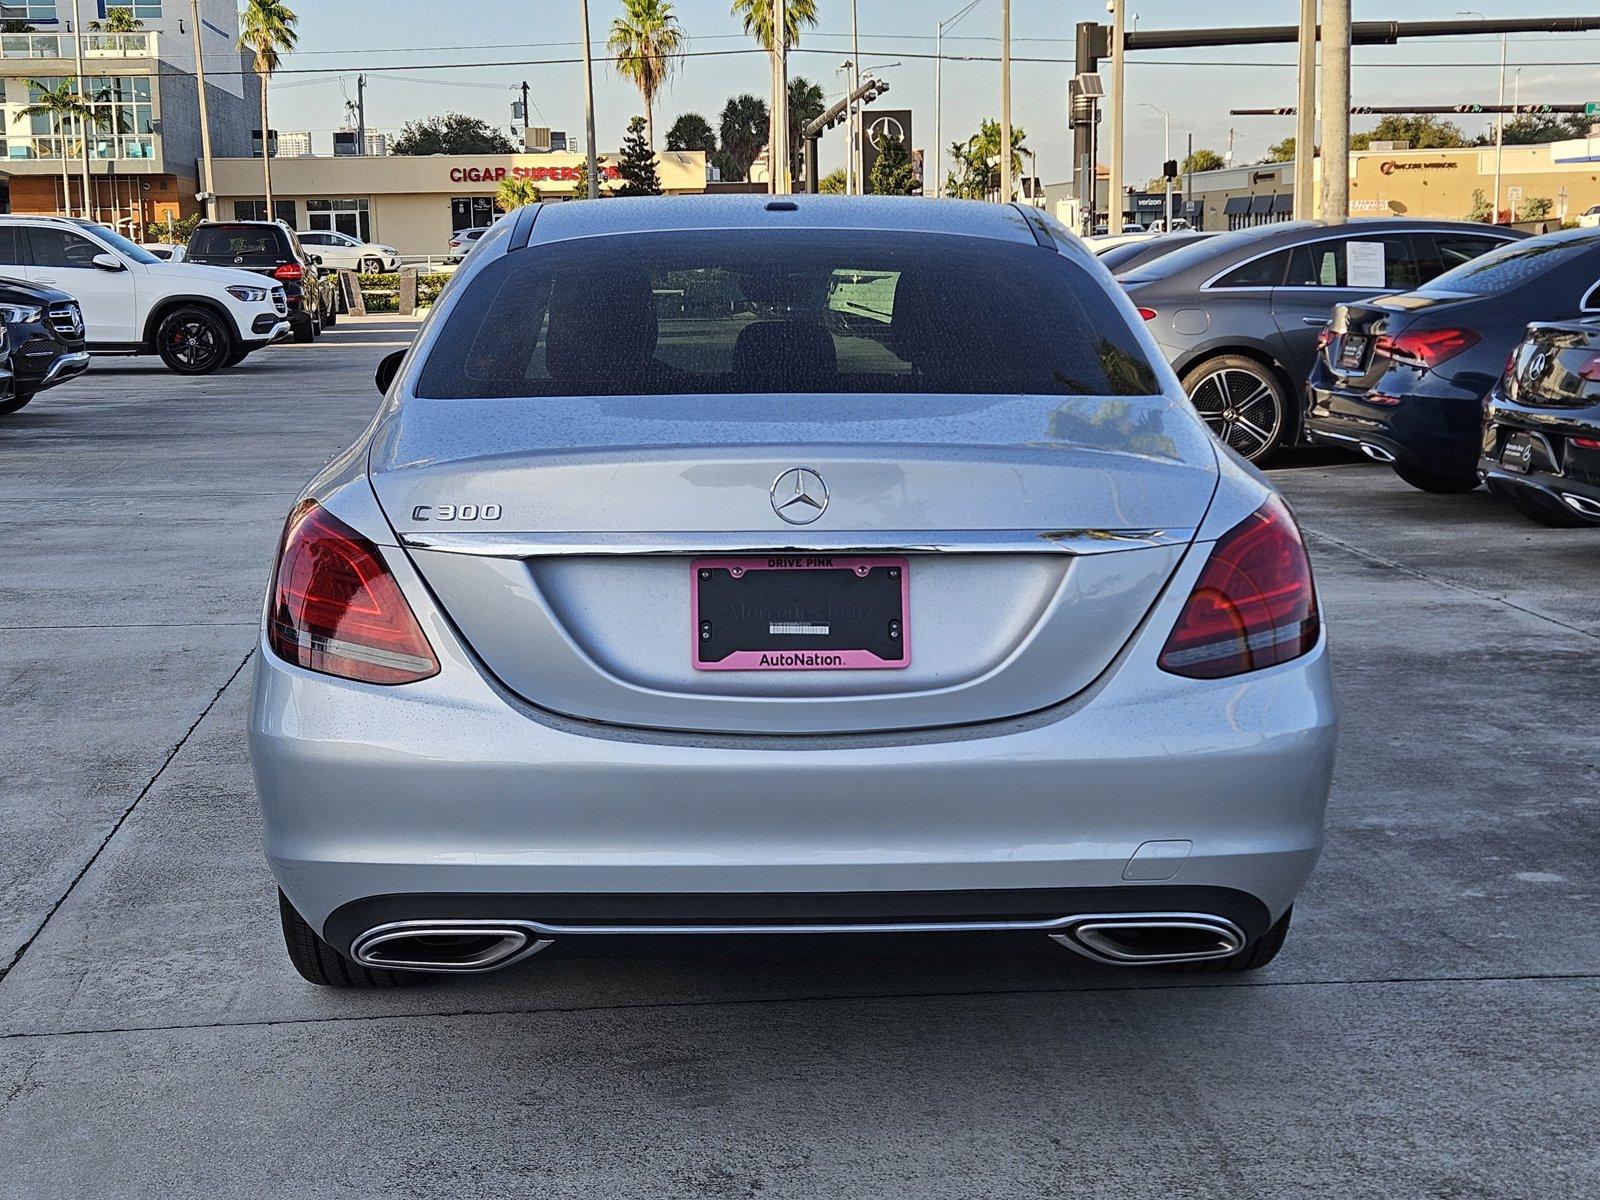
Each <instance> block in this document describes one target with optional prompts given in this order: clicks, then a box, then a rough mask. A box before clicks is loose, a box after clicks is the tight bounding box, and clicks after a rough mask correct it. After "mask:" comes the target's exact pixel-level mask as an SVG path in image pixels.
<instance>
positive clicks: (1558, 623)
mask: <svg viewBox="0 0 1600 1200" xmlns="http://www.w3.org/2000/svg"><path fill="white" fill-rule="evenodd" d="M1301 530H1302V531H1303V532H1305V533H1308V534H1310V535H1311V536H1312V537H1314V538H1316V539H1317V540H1318V541H1322V542H1327V543H1328V544H1329V545H1330V546H1337V547H1338V548H1339V549H1341V550H1343V551H1345V552H1346V553H1347V554H1350V555H1353V556H1354V557H1356V558H1359V559H1361V560H1362V561H1364V562H1369V563H1373V564H1375V565H1377V566H1380V567H1386V568H1388V569H1389V570H1391V571H1400V572H1402V573H1403V574H1406V575H1410V576H1411V577H1412V578H1413V579H1420V580H1422V581H1423V582H1424V583H1431V584H1435V585H1437V586H1438V587H1442V588H1449V589H1450V590H1451V591H1455V592H1462V593H1465V594H1466V595H1468V596H1474V597H1476V598H1477V599H1479V600H1488V601H1490V602H1492V603H1494V604H1499V605H1502V606H1503V607H1505V608H1509V609H1511V610H1512V611H1513V612H1519V613H1522V614H1523V615H1524V616H1529V617H1533V618H1534V619H1535V620H1539V621H1546V622H1548V623H1549V624H1551V625H1554V626H1555V627H1556V628H1557V629H1565V630H1566V631H1567V632H1568V633H1576V634H1578V635H1579V636H1580V637H1586V638H1590V639H1591V640H1596V641H1600V633H1596V632H1594V631H1593V630H1589V629H1585V628H1584V627H1583V626H1581V625H1573V624H1571V623H1569V622H1567V621H1563V620H1561V618H1559V617H1552V616H1551V615H1550V614H1549V613H1542V612H1540V611H1539V610H1538V609H1536V608H1529V607H1528V606H1527V605H1525V604H1518V603H1517V602H1516V601H1515V600H1508V599H1506V598H1505V597H1504V596H1497V595H1495V594H1494V593H1493V592H1485V591H1482V590H1480V589H1478V588H1474V587H1468V586H1467V585H1466V584H1464V583H1456V582H1455V581H1454V580H1451V579H1443V578H1441V577H1439V576H1438V575H1430V574H1428V572H1426V571H1422V570H1419V569H1417V568H1416V567H1410V566H1407V565H1406V564H1405V563H1402V562H1396V561H1395V560H1394V559H1392V558H1385V557H1383V555H1381V554H1374V553H1373V552H1372V551H1370V550H1363V549H1361V548H1360V547H1358V546H1352V545H1351V544H1350V543H1349V542H1346V541H1341V540H1340V539H1339V538H1336V537H1334V536H1333V535H1332V534H1329V533H1323V532H1322V531H1321V530H1319V529H1312V528H1309V527H1308V526H1304V525H1302V526H1301Z"/></svg>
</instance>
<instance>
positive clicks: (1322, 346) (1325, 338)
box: [1317, 325, 1333, 350]
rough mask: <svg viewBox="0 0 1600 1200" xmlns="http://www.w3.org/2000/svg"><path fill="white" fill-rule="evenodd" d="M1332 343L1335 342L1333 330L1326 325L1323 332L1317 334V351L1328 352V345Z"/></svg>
mask: <svg viewBox="0 0 1600 1200" xmlns="http://www.w3.org/2000/svg"><path fill="white" fill-rule="evenodd" d="M1331 341H1333V330H1332V329H1331V328H1329V327H1328V326H1326V325H1324V326H1323V327H1322V332H1321V333H1319V334H1317V349H1318V350H1326V349H1327V348H1328V343H1329V342H1331Z"/></svg>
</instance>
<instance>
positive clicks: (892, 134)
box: [867, 117, 906, 150]
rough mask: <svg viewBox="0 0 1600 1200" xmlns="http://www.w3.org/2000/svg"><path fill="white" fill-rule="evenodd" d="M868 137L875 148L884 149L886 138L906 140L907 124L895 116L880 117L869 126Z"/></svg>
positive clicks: (898, 140) (899, 140)
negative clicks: (901, 122)
mask: <svg viewBox="0 0 1600 1200" xmlns="http://www.w3.org/2000/svg"><path fill="white" fill-rule="evenodd" d="M867 138H868V140H869V141H871V142H872V148H873V149H874V150H882V149H883V141H884V139H885V138H893V139H894V140H895V141H897V142H903V141H905V140H906V130H905V126H904V125H902V124H900V122H899V121H898V120H897V119H895V118H894V117H879V118H878V119H877V120H876V121H874V122H873V123H872V124H871V125H868V126H867Z"/></svg>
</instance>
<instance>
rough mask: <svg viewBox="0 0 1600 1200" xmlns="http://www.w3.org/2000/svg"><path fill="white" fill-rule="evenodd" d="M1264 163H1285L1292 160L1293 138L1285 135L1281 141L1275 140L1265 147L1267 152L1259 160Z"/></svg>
mask: <svg viewBox="0 0 1600 1200" xmlns="http://www.w3.org/2000/svg"><path fill="white" fill-rule="evenodd" d="M1261 161H1262V162H1264V163H1286V162H1293V161H1294V138H1293V137H1292V136H1291V137H1286V138H1284V139H1283V141H1281V142H1275V143H1274V144H1272V145H1271V146H1268V147H1267V153H1266V155H1265V157H1263V158H1262V160H1261Z"/></svg>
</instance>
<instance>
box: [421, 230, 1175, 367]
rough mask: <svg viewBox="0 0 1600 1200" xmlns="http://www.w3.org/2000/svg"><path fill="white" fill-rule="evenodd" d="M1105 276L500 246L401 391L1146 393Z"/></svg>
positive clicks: (969, 259)
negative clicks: (506, 250)
mask: <svg viewBox="0 0 1600 1200" xmlns="http://www.w3.org/2000/svg"><path fill="white" fill-rule="evenodd" d="M1158 391H1159V388H1158V386H1157V382H1156V377H1155V372H1154V371H1152V370H1151V368H1150V365H1149V363H1148V361H1146V359H1145V357H1144V355H1143V353H1142V352H1141V350H1140V349H1139V344H1138V342H1137V340H1136V339H1135V336H1134V334H1133V332H1132V330H1131V329H1130V328H1129V326H1128V322H1127V321H1126V320H1125V319H1124V317H1123V316H1122V313H1121V311H1120V310H1119V308H1118V307H1117V306H1116V305H1115V303H1114V302H1113V301H1112V299H1111V298H1110V296H1109V295H1108V294H1107V292H1106V291H1105V289H1104V288H1103V287H1102V285H1101V284H1100V283H1099V282H1098V281H1097V280H1095V279H1094V278H1093V277H1091V276H1090V275H1089V274H1088V273H1087V272H1085V271H1084V270H1083V269H1082V268H1081V267H1079V266H1078V265H1076V264H1075V263H1073V262H1071V261H1070V260H1068V259H1066V258H1064V257H1063V256H1061V255H1059V254H1056V253H1054V252H1051V251H1048V250H1044V249H1041V248H1040V247H1037V246H1028V245H1020V244H1010V243H1004V242H998V241H995V240H992V239H979V238H967V237H954V236H948V235H937V234H884V233H876V232H874V233H867V232H856V231H826V232H821V231H810V230H806V231H794V230H790V231H780V230H721V231H717V232H714V233H706V232H702V231H691V232H682V233H659V234H630V235H615V236H610V237H602V238H578V239H573V240H570V241H563V242H557V243H555V244H553V245H549V246H542V247H539V246H536V247H533V248H530V249H527V250H518V251H513V252H512V253H510V254H508V255H506V256H505V257H504V258H501V259H497V260H495V261H494V262H492V263H491V264H489V265H488V266H487V267H485V268H484V269H483V271H482V272H481V273H480V274H479V275H478V276H477V277H476V278H474V279H473V280H472V281H471V282H470V283H469V284H468V286H467V288H466V290H465V291H464V292H463V293H462V295H461V297H460V299H459V301H458V302H457V304H456V306H455V308H454V309H453V311H452V312H451V313H450V316H449V318H448V319H447V321H446V322H445V325H444V327H443V328H442V329H441V330H440V332H439V336H438V337H437V339H435V341H434V343H433V347H432V349H431V351H430V352H429V355H428V358H427V361H426V362H425V364H424V365H423V369H422V375H421V378H420V380H419V383H418V386H417V395H419V396H422V397H432V398H439V399H456V398H465V397H475V396H482V397H496V398H504V397H519V396H528V397H535V396H614V395H651V394H692V393H734V394H743V393H751V394H759V393H771V392H786V393H788V392H853V393H883V392H935V393H960V394H997V393H998V394H1046V395H1122V396H1126V395H1153V394H1155V393H1157V392H1158Z"/></svg>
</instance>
